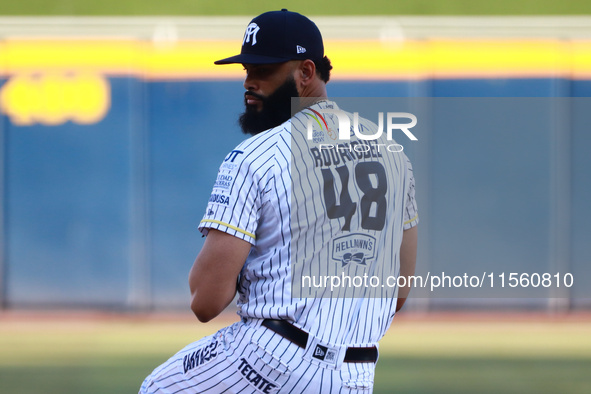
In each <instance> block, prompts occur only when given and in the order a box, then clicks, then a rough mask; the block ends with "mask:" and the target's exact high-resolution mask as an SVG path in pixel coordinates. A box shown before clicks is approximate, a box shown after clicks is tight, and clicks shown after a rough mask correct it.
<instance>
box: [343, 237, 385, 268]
mask: <svg viewBox="0 0 591 394" xmlns="http://www.w3.org/2000/svg"><path fill="white" fill-rule="evenodd" d="M375 245H376V239H375V238H374V237H372V236H371V235H367V234H359V233H358V234H348V235H345V236H343V237H339V238H336V239H335V240H334V241H333V244H332V259H333V260H335V261H340V262H341V264H342V266H343V267H345V266H346V265H348V264H349V263H356V264H361V265H366V264H367V263H368V262H369V261H370V260H372V259H373V258H374V257H375Z"/></svg>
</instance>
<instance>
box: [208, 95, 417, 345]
mask: <svg viewBox="0 0 591 394" xmlns="http://www.w3.org/2000/svg"><path fill="white" fill-rule="evenodd" d="M327 108H328V109H330V108H332V109H337V107H336V104H334V103H333V102H330V101H321V102H318V103H316V104H314V105H313V106H311V107H310V108H307V109H305V110H303V111H301V112H299V113H297V114H296V115H294V117H292V119H290V120H288V121H287V122H285V123H283V124H282V125H280V126H278V127H275V128H273V129H270V130H268V131H265V132H263V133H260V134H258V135H256V136H254V137H251V138H249V139H247V140H246V141H244V142H243V143H241V144H240V145H238V146H237V147H236V149H234V150H233V151H232V152H230V153H229V154H228V155H227V156H226V158H225V160H224V162H223V163H222V165H221V166H220V169H219V172H218V176H217V180H216V182H215V185H214V188H213V192H212V194H211V197H210V200H209V203H208V206H207V209H206V212H205V215H204V217H203V220H202V221H201V223H200V225H199V228H200V230H201V231H202V232H203V233H204V234H207V230H208V229H209V228H214V229H218V230H221V231H224V232H227V233H229V234H232V235H234V236H236V237H239V238H241V239H244V240H246V241H248V242H250V243H251V244H252V248H251V251H250V254H249V256H248V258H247V260H246V263H245V265H244V267H243V269H242V271H241V274H240V278H239V285H238V291H239V299H238V307H239V312H238V313H239V315H240V316H242V317H245V318H253V319H265V318H268V319H285V320H288V321H290V322H292V323H293V324H295V325H296V326H298V327H300V328H302V329H303V330H305V331H307V332H309V333H310V334H311V335H312V336H314V337H316V338H318V339H319V340H320V341H322V342H324V343H328V344H335V345H358V346H365V345H371V344H375V343H377V341H378V340H379V339H380V338H381V337H382V336H383V335H384V334H385V332H386V331H387V329H388V327H389V325H390V323H391V320H392V318H393V317H394V312H395V307H396V299H395V296H396V289H395V288H383V287H371V288H369V287H364V288H356V289H353V290H352V292H351V291H349V290H339V291H335V292H329V291H328V290H327V289H320V290H318V289H317V288H315V289H311V288H309V287H308V288H304V287H303V284H304V283H302V275H307V276H314V275H316V276H318V277H320V276H326V275H350V276H361V275H363V274H368V275H375V276H377V277H379V278H380V280H383V281H385V278H386V276H387V275H397V274H398V272H399V265H400V263H399V250H400V243H401V240H402V232H403V228H404V229H408V228H410V227H412V226H414V225H416V224H417V222H418V217H417V213H416V212H417V210H416V203H415V199H414V179H413V175H412V167H411V165H410V162H409V161H408V159H407V158H406V156H405V155H404V154H403V153H402V152H397V153H394V152H387V151H385V148H383V149H382V150H381V151H379V148H377V145H374V146H372V145H367V144H366V146H367V149H368V151H367V152H362V151H361V150H359V151H358V150H356V149H353V148H354V147H355V146H356V145H357V146H359V145H361V143H360V141H359V140H357V139H356V138H355V137H351V141H350V142H348V143H345V144H341V145H339V146H336V145H335V147H334V148H333V149H319V143H326V144H328V143H330V142H331V139H330V138H329V137H330V135H331V134H330V133H334V131H335V130H337V129H338V127H337V124H338V123H337V119H336V116H330V115H328V116H327V115H323V114H322V110H323V109H327ZM310 118H314V122H313V126H314V136H315V141H311V140H308V138H307V133H306V126H307V124H308V119H310ZM360 123H361V128H362V129H364V130H366V131H368V130H369V131H371V133H372V132H374V131H375V130H376V128H377V126H376V125H375V124H373V123H371V122H369V121H367V120H365V119H361V120H360ZM351 124H353V121H352V118H351ZM323 133H324V134H323ZM371 133H370V134H371ZM379 143H382V144H384V145H383V146H386V145H389V144H392V143H393V141H386V139H385V136H384V137H383V138H382V139H380V140H377V141H375V142H372V144H379ZM345 186H346V187H345ZM308 283H310V282H308ZM292 284H293V286H294V287H293V289H292ZM292 290H293V291H292ZM312 290H314V292H313V293H311V291H312ZM339 295H340V296H341V297H339Z"/></svg>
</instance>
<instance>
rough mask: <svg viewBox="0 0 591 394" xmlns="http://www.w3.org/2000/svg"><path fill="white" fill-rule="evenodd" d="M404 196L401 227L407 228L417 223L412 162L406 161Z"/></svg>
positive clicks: (417, 215)
mask: <svg viewBox="0 0 591 394" xmlns="http://www.w3.org/2000/svg"><path fill="white" fill-rule="evenodd" d="M405 177H406V184H407V185H408V186H407V188H406V197H405V204H404V205H405V206H404V218H403V229H404V230H408V229H410V228H412V227H414V226H416V225H417V224H418V223H419V214H418V209H417V202H416V200H415V178H414V175H413V171H412V164H411V163H410V161H409V160H408V159H407V161H406V174H405Z"/></svg>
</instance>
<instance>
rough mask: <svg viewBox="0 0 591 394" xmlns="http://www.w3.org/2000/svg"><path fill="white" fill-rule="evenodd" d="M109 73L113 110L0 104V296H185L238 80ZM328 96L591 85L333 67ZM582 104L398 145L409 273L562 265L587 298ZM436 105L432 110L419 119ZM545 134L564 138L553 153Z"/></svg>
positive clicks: (234, 133)
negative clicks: (403, 152) (407, 187)
mask: <svg viewBox="0 0 591 394" xmlns="http://www.w3.org/2000/svg"><path fill="white" fill-rule="evenodd" d="M108 81H109V83H110V87H111V104H110V108H109V111H108V113H107V115H106V116H105V117H104V119H102V120H101V121H100V122H98V123H96V124H90V125H78V124H75V123H72V122H66V123H64V124H61V125H59V126H43V125H39V124H35V125H30V126H17V125H15V124H13V123H11V121H10V120H9V118H8V117H7V116H5V115H3V116H2V118H1V123H0V124H1V131H2V135H3V139H2V144H3V146H2V150H1V152H0V153H1V155H2V157H1V158H0V160H1V161H2V163H3V165H4V170H3V174H4V177H3V193H2V198H3V212H4V226H3V228H4V232H3V241H4V250H3V254H4V265H3V275H2V276H1V278H2V284H3V289H4V290H3V295H2V298H3V301H4V304H5V305H6V306H8V307H15V308H16V307H42V308H44V307H76V306H80V307H107V308H120V309H127V308H131V309H134V308H137V309H145V308H155V309H170V308H187V306H188V299H189V291H188V285H187V275H188V271H189V268H190V267H191V265H192V263H193V260H194V258H195V256H196V254H197V253H198V251H199V249H200V247H201V245H202V242H203V239H202V237H201V235H200V233H199V232H198V231H197V225H198V223H199V221H200V219H201V217H202V215H203V212H204V209H205V206H206V202H207V200H208V198H209V194H210V192H211V187H212V185H213V182H214V180H215V176H216V172H217V168H218V166H219V164H220V163H221V161H222V160H223V158H224V157H225V155H226V153H227V152H228V151H230V150H231V149H232V148H233V147H234V146H235V145H236V144H238V143H239V142H240V141H241V140H242V139H243V138H244V136H243V135H242V134H241V132H240V131H239V129H238V127H237V121H236V119H237V117H238V114H239V113H240V111H241V108H242V92H243V88H242V83H240V82H238V81H166V82H154V81H144V80H138V79H134V78H109V79H108ZM5 82H6V81H5V80H2V81H1V82H0V84H4V83H5ZM329 94H330V95H331V96H333V97H339V96H342V97H350V96H353V95H354V96H356V97H363V96H367V97H380V96H383V97H390V96H391V97H396V96H400V97H407V96H423V97H560V96H572V97H591V81H583V80H563V79H456V80H452V79H446V80H427V81H424V80H423V81H403V82H392V81H388V82H380V81H374V82H354V81H335V82H331V83H330V84H329ZM588 103H589V102H584V101H581V102H578V101H574V102H572V103H569V104H568V105H569V107H568V108H566V109H565V114H566V115H567V116H566V118H567V119H568V124H565V127H564V128H560V127H559V128H556V127H548V128H543V127H541V128H540V129H532V128H530V129H523V130H522V132H521V133H511V134H510V135H508V134H507V133H506V132H503V127H502V125H503V124H504V123H506V122H509V121H510V119H506V118H504V115H503V114H502V113H499V114H498V121H499V123H498V127H497V129H498V130H499V132H498V133H475V132H474V130H468V129H465V128H462V127H455V128H454V127H448V128H445V129H444V130H440V132H436V131H437V130H438V129H437V127H432V128H431V131H430V134H429V136H428V138H427V137H426V136H425V138H422V137H421V136H419V142H418V143H417V144H416V145H413V146H411V147H409V150H408V155H409V156H410V157H411V159H412V160H413V163H414V167H415V175H416V178H417V199H418V203H419V209H420V213H421V227H420V228H421V244H420V250H419V271H420V272H422V271H424V270H427V269H428V270H430V271H431V272H441V271H447V272H454V270H457V271H458V272H459V271H462V270H465V268H466V267H470V266H471V265H473V264H476V265H477V264H480V262H482V264H483V266H485V267H490V266H491V265H494V264H497V266H496V267H497V270H498V272H501V271H506V272H510V271H512V269H516V270H518V272H530V273H533V272H539V273H542V272H556V271H557V270H560V271H561V272H564V271H565V270H566V271H568V272H571V273H573V275H574V278H575V284H574V286H573V287H572V288H571V289H570V291H568V292H567V293H565V294H566V295H567V296H568V297H570V299H569V301H570V302H571V306H573V307H588V306H589V303H588V302H589V299H591V296H590V291H589V289H590V288H591V269H590V268H589V267H590V264H589V263H590V262H591V242H590V241H591V224H590V223H591V205H590V202H591V182H590V170H591V158H590V157H591V156H590V155H589V154H587V149H588V147H589V146H591V133H589V131H590V126H589V125H590V124H591V111H590V109H591V108H590V107H589V106H587V104H588ZM468 112H469V110H468ZM468 115H469V113H468ZM443 116H445V114H444V113H438V109H437V108H433V111H432V113H431V119H430V122H431V125H432V126H433V125H437V124H438V117H443ZM475 116H477V115H475ZM540 116H541V117H543V116H544V114H542V113H541V114H540ZM460 123H461V122H460V120H458V124H460ZM557 133H558V134H557ZM557 139H558V140H559V141H563V142H565V141H566V149H564V150H563V151H562V153H560V152H559V153H557V154H555V152H554V149H555V148H556V146H557V145H556V141H557ZM422 141H428V146H426V147H421V145H420V144H421V142H422ZM559 145H560V144H559ZM556 158H557V159H556ZM561 163H562V164H561ZM564 165H566V169H565V168H564ZM557 166H558V167H559V168H558V170H556V167H557ZM561 168H562V169H561ZM556 171H558V172H556ZM565 176H566V178H565ZM560 185H566V186H565V187H566V188H567V190H566V189H565V190H557V188H558V189H560V187H561V186H560ZM561 195H564V196H566V197H565V198H561ZM481 271H482V270H481ZM543 295H545V296H551V295H552V294H551V293H544V294H543ZM503 303H504V301H503V302H500V304H501V305H503Z"/></svg>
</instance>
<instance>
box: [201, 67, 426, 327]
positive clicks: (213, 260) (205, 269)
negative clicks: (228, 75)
mask: <svg viewBox="0 0 591 394" xmlns="http://www.w3.org/2000/svg"><path fill="white" fill-rule="evenodd" d="M243 66H244V69H245V70H246V78H245V80H244V88H245V89H246V90H247V91H249V92H253V93H256V94H257V95H262V96H264V97H267V96H268V95H269V94H271V93H273V92H274V91H275V90H276V89H277V88H278V87H279V86H281V85H282V84H283V83H284V82H285V81H286V80H287V79H288V78H290V77H293V79H294V81H295V83H296V87H297V89H298V94H299V96H300V97H301V98H302V99H303V100H304V101H305V99H306V98H311V99H312V98H326V97H327V93H326V83H325V82H324V81H322V80H321V79H320V77H319V76H318V75H317V73H316V66H315V65H314V62H313V61H312V60H293V61H288V62H284V63H276V64H265V65H254V64H244V65H243ZM246 97H247V104H249V105H256V106H258V110H259V111H260V110H261V105H262V101H261V100H258V99H257V98H256V97H253V96H248V95H247V96H246ZM304 105H305V102H304ZM251 246H252V245H251V244H250V243H249V242H247V241H244V240H242V239H240V238H237V237H235V236H233V235H230V234H227V233H225V232H222V231H218V230H214V229H210V230H209V232H208V234H207V238H206V239H205V243H204V245H203V248H202V249H201V251H200V252H199V255H198V256H197V258H196V259H195V262H194V263H193V267H192V268H191V271H190V272H189V288H190V289H191V310H192V311H193V313H195V316H197V319H199V321H201V322H208V321H210V320H211V319H213V318H214V317H216V316H218V315H219V314H220V313H221V312H222V311H223V310H224V309H225V308H226V307H227V306H228V305H229V304H230V303H231V302H232V300H233V299H234V296H235V295H236V282H237V280H238V275H239V274H240V271H241V270H242V267H243V266H244V263H245V262H246V258H247V257H248V254H249V252H250V248H251ZM416 249H417V231H416V226H415V227H413V228H412V229H410V230H406V231H404V234H403V238H402V246H401V248H400V262H401V267H400V274H401V275H404V276H408V275H413V274H414V271H415V261H416ZM409 291H410V288H401V289H400V293H399V298H398V302H397V306H396V310H397V311H398V310H399V309H400V308H402V305H403V304H404V302H405V300H406V297H407V295H408V292H409Z"/></svg>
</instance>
